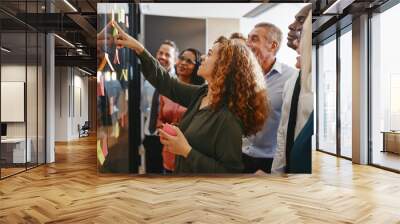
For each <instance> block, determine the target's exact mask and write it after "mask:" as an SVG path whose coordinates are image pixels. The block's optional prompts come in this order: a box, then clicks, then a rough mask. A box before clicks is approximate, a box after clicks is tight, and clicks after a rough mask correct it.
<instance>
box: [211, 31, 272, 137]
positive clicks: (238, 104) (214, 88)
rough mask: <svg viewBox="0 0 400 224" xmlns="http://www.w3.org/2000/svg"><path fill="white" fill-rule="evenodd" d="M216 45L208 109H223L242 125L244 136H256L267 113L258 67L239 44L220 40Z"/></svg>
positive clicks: (259, 68)
mask: <svg viewBox="0 0 400 224" xmlns="http://www.w3.org/2000/svg"><path fill="white" fill-rule="evenodd" d="M216 43H218V44H219V50H218V53H217V54H218V57H217V58H218V59H217V61H216V66H215V68H214V71H213V74H214V75H213V82H212V85H210V86H209V88H210V90H211V99H210V101H211V102H210V104H211V107H212V108H214V109H216V108H219V107H221V106H222V105H226V106H227V107H228V109H229V110H230V111H231V112H232V113H233V114H235V115H236V116H237V117H238V118H239V120H240V121H241V122H242V126H243V129H244V136H250V135H253V134H256V133H257V132H258V131H260V130H261V129H262V128H263V126H264V122H265V121H266V120H267V118H268V116H269V111H270V104H269V101H268V97H267V90H266V86H265V82H264V77H263V73H262V70H261V67H260V65H259V64H258V62H257V59H256V58H255V56H254V54H253V53H252V52H251V50H250V49H249V48H248V47H247V46H246V45H245V44H244V43H242V41H240V40H235V39H233V40H228V39H226V38H224V37H220V38H218V40H217V41H216Z"/></svg>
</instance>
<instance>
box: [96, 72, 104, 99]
mask: <svg viewBox="0 0 400 224" xmlns="http://www.w3.org/2000/svg"><path fill="white" fill-rule="evenodd" d="M104 95H105V94H104V76H103V75H102V74H100V77H99V78H97V96H104Z"/></svg>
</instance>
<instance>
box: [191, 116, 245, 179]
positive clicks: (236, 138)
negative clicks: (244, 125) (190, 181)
mask: <svg viewBox="0 0 400 224" xmlns="http://www.w3.org/2000/svg"><path fill="white" fill-rule="evenodd" d="M215 147H216V149H215V151H216V153H215V155H216V157H215V158H212V157H209V156H206V155H204V154H202V153H201V152H199V151H198V150H196V149H195V148H192V150H191V151H190V153H189V156H188V157H187V159H188V161H189V162H190V164H191V165H192V169H193V171H194V172H196V173H240V172H242V171H243V163H242V131H241V127H240V125H239V124H238V122H237V121H232V120H230V121H227V122H225V124H224V125H223V126H222V128H221V129H220V132H219V134H218V135H217V141H216V146H215Z"/></svg>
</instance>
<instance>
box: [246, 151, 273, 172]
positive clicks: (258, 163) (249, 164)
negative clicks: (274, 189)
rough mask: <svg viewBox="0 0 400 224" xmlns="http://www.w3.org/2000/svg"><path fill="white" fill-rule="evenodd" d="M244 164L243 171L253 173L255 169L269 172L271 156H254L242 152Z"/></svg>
mask: <svg viewBox="0 0 400 224" xmlns="http://www.w3.org/2000/svg"><path fill="white" fill-rule="evenodd" d="M242 160H243V164H244V170H243V172H244V173H255V172H257V170H262V171H264V172H266V173H271V167H272V161H273V160H274V159H273V158H255V157H251V156H248V155H246V154H244V153H242Z"/></svg>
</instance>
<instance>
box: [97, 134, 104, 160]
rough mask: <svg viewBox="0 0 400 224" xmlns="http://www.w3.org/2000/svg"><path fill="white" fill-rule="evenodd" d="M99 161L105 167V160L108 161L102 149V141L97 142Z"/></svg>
mask: <svg viewBox="0 0 400 224" xmlns="http://www.w3.org/2000/svg"><path fill="white" fill-rule="evenodd" d="M97 159H98V160H99V162H100V164H101V165H103V163H104V160H106V159H105V158H104V155H103V150H102V149H101V144H100V140H97Z"/></svg>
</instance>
